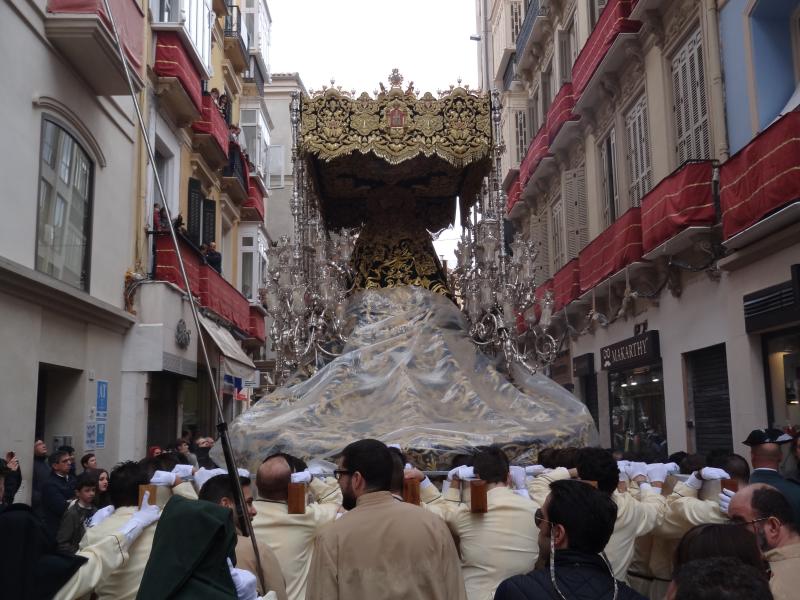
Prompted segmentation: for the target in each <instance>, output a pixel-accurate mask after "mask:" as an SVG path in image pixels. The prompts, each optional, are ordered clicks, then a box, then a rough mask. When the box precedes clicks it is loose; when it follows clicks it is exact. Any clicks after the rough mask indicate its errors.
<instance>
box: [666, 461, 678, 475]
mask: <svg viewBox="0 0 800 600" xmlns="http://www.w3.org/2000/svg"><path fill="white" fill-rule="evenodd" d="M664 466H665V467H667V475H672V474H673V473H680V472H681V468H680V467H679V466H678V463H674V462H671V463H665V464H664Z"/></svg>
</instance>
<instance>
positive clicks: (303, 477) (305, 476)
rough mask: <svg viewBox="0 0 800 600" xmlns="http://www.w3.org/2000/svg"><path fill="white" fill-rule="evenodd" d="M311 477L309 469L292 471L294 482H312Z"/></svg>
mask: <svg viewBox="0 0 800 600" xmlns="http://www.w3.org/2000/svg"><path fill="white" fill-rule="evenodd" d="M311 478H312V475H311V472H310V471H309V470H308V469H306V470H305V471H298V472H297V473H292V483H311Z"/></svg>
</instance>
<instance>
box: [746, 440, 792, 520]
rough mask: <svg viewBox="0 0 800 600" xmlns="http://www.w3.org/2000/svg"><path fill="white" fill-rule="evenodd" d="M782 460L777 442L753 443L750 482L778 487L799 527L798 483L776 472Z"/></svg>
mask: <svg viewBox="0 0 800 600" xmlns="http://www.w3.org/2000/svg"><path fill="white" fill-rule="evenodd" d="M782 460H783V452H781V447H780V445H779V444H777V443H765V444H753V445H751V446H750V462H751V463H752V464H753V472H752V473H751V474H750V483H765V484H767V485H771V486H772V487H774V488H776V489H778V490H779V491H780V492H781V493H782V494H783V495H784V496H786V499H787V500H788V501H789V504H790V505H791V507H792V511H793V512H794V522H795V525H796V526H797V527H800V483H798V482H796V481H794V480H793V479H785V478H784V477H783V476H782V475H781V474H780V473H778V467H779V466H780V464H781V461H782Z"/></svg>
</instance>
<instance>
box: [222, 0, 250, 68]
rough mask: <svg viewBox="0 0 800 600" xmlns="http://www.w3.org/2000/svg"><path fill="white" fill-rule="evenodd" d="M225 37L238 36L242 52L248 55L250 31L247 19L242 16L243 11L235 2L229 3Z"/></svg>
mask: <svg viewBox="0 0 800 600" xmlns="http://www.w3.org/2000/svg"><path fill="white" fill-rule="evenodd" d="M225 37H227V38H238V39H239V45H240V46H241V49H242V54H243V55H245V56H247V55H248V53H249V52H248V49H249V48H250V33H249V32H248V31H247V20H246V19H243V18H242V12H241V11H240V10H239V7H238V6H236V5H235V4H228V14H227V15H226V16H225Z"/></svg>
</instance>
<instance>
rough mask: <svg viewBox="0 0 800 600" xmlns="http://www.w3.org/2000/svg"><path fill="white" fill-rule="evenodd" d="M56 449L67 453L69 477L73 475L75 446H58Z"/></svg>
mask: <svg viewBox="0 0 800 600" xmlns="http://www.w3.org/2000/svg"><path fill="white" fill-rule="evenodd" d="M56 450H58V451H59V452H66V453H67V454H69V474H70V476H71V477H75V448H73V447H72V446H59V447H58V448H56Z"/></svg>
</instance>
